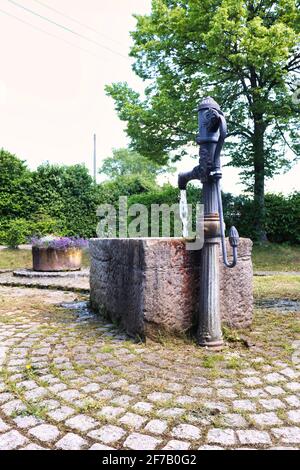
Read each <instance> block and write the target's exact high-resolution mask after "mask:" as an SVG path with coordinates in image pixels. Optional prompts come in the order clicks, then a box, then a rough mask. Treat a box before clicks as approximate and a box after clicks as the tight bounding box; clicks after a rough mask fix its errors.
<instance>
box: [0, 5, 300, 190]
mask: <svg viewBox="0 0 300 470" xmlns="http://www.w3.org/2000/svg"><path fill="white" fill-rule="evenodd" d="M14 1H15V2H16V3H18V4H20V5H22V6H23V7H25V8H28V9H31V10H33V11H34V12H36V13H38V14H39V15H42V16H44V17H47V18H49V19H50V20H51V21H54V22H56V23H58V24H60V25H62V26H64V27H66V28H69V29H71V30H72V31H74V32H76V33H77V34H79V35H84V36H86V37H88V38H89V39H90V41H86V40H85V39H83V38H81V37H79V36H78V35H75V34H72V33H71V32H70V31H65V30H63V29H62V28H60V27H57V26H55V25H53V24H50V23H49V22H46V21H44V20H43V19H42V18H40V17H37V16H34V15H33V14H31V13H30V12H28V11H25V10H24V9H21V8H19V7H18V6H17V5H15V4H13V2H10V1H9V0H0V57H1V72H0V147H3V148H5V149H6V150H8V151H10V152H12V153H15V154H16V155H18V156H19V157H20V158H22V159H24V160H26V161H27V163H28V165H29V167H30V168H35V167H36V166H38V165H39V164H41V163H42V162H45V161H47V160H48V161H49V162H51V163H64V164H73V163H85V164H86V166H87V167H88V168H89V170H90V171H91V172H92V153H93V134H94V132H95V133H96V134H97V139H98V147H97V152H98V166H100V165H101V159H103V158H105V157H106V156H109V155H110V154H111V150H112V148H114V147H115V148H118V147H122V146H126V145H127V143H128V140H127V137H126V135H125V133H124V131H123V130H124V127H125V125H124V123H122V122H121V121H120V120H119V119H118V116H117V114H116V112H115V110H114V103H113V100H112V99H110V98H109V97H107V96H106V95H105V92H104V86H105V85H106V84H109V83H112V82H116V81H127V82H128V83H129V85H130V86H132V87H133V88H134V89H136V90H138V91H142V90H143V88H144V84H143V82H142V81H141V80H140V79H139V78H138V77H136V75H135V74H134V73H133V72H132V70H131V59H129V58H128V57H127V54H128V51H129V47H130V44H131V41H130V37H129V31H131V30H133V29H134V27H135V20H134V18H133V17H132V15H133V14H134V13H139V14H145V13H147V12H149V11H150V5H151V0H108V1H106V0H40V1H41V2H42V3H44V4H46V5H48V6H50V7H51V8H55V9H57V10H59V11H60V12H62V13H64V14H65V15H67V16H70V17H72V18H74V19H75V20H77V21H79V22H80V23H82V24H84V25H87V26H89V28H92V29H94V30H96V31H97V32H94V31H92V30H91V29H89V28H86V27H85V26H83V25H79V24H78V23H76V22H73V21H71V20H70V19H68V18H66V17H64V16H61V15H60V14H58V13H56V12H54V11H53V10H50V9H48V8H46V7H45V6H43V5H41V3H39V1H38V0H14ZM3 12H7V13H9V14H10V15H14V16H15V17H17V18H19V19H21V20H22V21H25V22H28V23H30V24H31V25H32V26H34V27H35V28H38V30H37V29H34V28H32V27H30V26H29V25H28V24H24V23H22V22H20V21H18V20H16V19H15V18H12V17H11V16H7V15H6V14H4V13H3ZM40 29H42V30H43V31H45V32H47V33H48V34H45V33H44V32H42V31H40ZM99 33H101V34H99ZM54 36H56V37H54ZM59 38H60V39H59ZM69 43H71V44H72V45H73V46H76V47H73V46H72V45H70V44H69ZM95 43H97V44H95ZM100 46H103V47H100ZM82 49H84V50H82ZM108 49H109V50H108ZM112 51H113V52H112ZM195 102H197V97H195ZM194 164H195V162H194V161H191V160H190V159H188V158H186V159H185V160H184V161H182V162H181V163H180V164H179V165H178V167H179V169H180V171H183V170H189V169H190V168H191V167H192V165H194ZM299 174H300V164H298V165H297V166H295V167H294V168H293V170H292V171H291V172H290V173H288V174H287V175H283V176H280V177H277V178H275V179H274V180H273V181H272V182H270V183H268V184H267V189H268V190H272V191H276V192H280V191H281V192H285V193H288V192H291V191H293V190H300V178H299ZM175 180H176V176H174V177H173V178H172V182H175ZM223 188H224V189H225V191H231V192H234V193H239V192H240V189H241V187H240V186H239V185H238V171H237V170H233V169H224V179H223Z"/></svg>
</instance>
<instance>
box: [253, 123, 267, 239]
mask: <svg viewBox="0 0 300 470" xmlns="http://www.w3.org/2000/svg"><path fill="white" fill-rule="evenodd" d="M265 131H266V125H265V123H264V122H263V120H262V116H255V118H254V135H253V156H254V228H255V232H256V238H257V240H258V241H260V242H265V241H267V234H266V225H265V224H266V206H265V155H264V134H265Z"/></svg>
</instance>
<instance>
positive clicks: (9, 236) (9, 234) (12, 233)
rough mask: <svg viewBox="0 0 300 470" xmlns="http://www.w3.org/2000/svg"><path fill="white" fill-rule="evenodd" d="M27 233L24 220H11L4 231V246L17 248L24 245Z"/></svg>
mask: <svg viewBox="0 0 300 470" xmlns="http://www.w3.org/2000/svg"><path fill="white" fill-rule="evenodd" d="M28 233H29V224H28V222H27V221H26V220H24V219H13V220H12V221H11V222H10V223H9V226H8V229H7V231H6V236H5V239H6V244H7V246H8V247H9V248H18V246H19V245H21V244H22V243H26V241H27V236H28Z"/></svg>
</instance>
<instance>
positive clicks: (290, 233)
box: [0, 149, 300, 246]
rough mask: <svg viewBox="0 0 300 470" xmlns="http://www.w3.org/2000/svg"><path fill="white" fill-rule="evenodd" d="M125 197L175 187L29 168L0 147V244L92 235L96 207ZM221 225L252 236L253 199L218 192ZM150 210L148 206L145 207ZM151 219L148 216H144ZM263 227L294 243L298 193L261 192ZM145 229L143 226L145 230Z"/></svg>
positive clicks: (192, 192) (137, 199) (161, 199)
mask: <svg viewBox="0 0 300 470" xmlns="http://www.w3.org/2000/svg"><path fill="white" fill-rule="evenodd" d="M120 196H128V204H129V206H131V205H133V204H136V203H139V204H144V205H145V206H146V207H147V208H148V209H150V206H151V204H159V205H161V204H169V205H172V204H175V203H177V202H178V200H179V191H178V189H177V188H176V187H173V186H171V185H164V186H163V187H158V186H157V185H156V184H155V182H154V181H153V178H148V177H147V176H145V175H125V176H118V177H116V178H114V180H113V181H108V182H104V183H101V184H98V185H95V184H94V182H93V179H92V178H91V176H90V175H89V173H88V170H87V169H86V168H85V167H84V166H83V165H71V166H65V165H50V164H49V163H47V164H44V165H41V166H40V167H39V168H38V169H37V170H36V171H30V170H29V169H28V168H27V167H26V164H25V163H24V162H23V161H21V160H20V159H18V158H17V157H16V156H15V155H12V154H10V153H9V152H6V151H4V150H3V149H2V150H0V244H9V245H10V246H17V245H18V244H22V243H25V242H26V241H27V238H28V237H30V236H32V235H40V236H42V235H46V234H48V233H53V234H56V235H64V236H80V237H84V238H90V237H93V236H95V235H96V227H97V222H98V220H97V216H96V211H97V207H98V206H99V205H100V204H107V203H110V204H113V205H114V206H115V207H118V200H119V197H120ZM200 198H201V190H200V189H199V188H196V187H194V186H192V185H189V187H188V202H189V203H191V204H192V205H193V207H194V208H195V205H196V203H197V202H198V201H199V200H200ZM223 203H224V217H225V223H226V226H227V228H229V227H230V226H231V225H235V226H236V227H237V229H238V230H239V232H240V236H242V237H249V238H252V239H255V232H254V228H253V220H254V215H255V207H254V204H253V200H252V199H251V198H250V197H246V196H233V195H232V194H229V193H224V194H223ZM149 212H150V211H149ZM150 222H151V221H150ZM266 228H267V236H268V239H269V240H270V241H271V242H276V243H290V244H300V192H296V193H294V194H291V195H290V196H283V195H282V194H267V195H266ZM150 234H151V232H150V231H149V235H150Z"/></svg>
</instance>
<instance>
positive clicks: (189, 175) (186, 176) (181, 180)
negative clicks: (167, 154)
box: [178, 165, 201, 190]
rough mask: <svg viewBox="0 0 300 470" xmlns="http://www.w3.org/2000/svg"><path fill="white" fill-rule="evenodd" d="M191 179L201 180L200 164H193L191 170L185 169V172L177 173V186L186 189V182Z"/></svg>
mask: <svg viewBox="0 0 300 470" xmlns="http://www.w3.org/2000/svg"><path fill="white" fill-rule="evenodd" d="M192 180H201V170H200V165H198V166H195V168H193V169H192V171H187V172H185V173H179V175H178V188H179V189H180V190H186V187H187V184H188V182H189V181H192Z"/></svg>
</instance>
